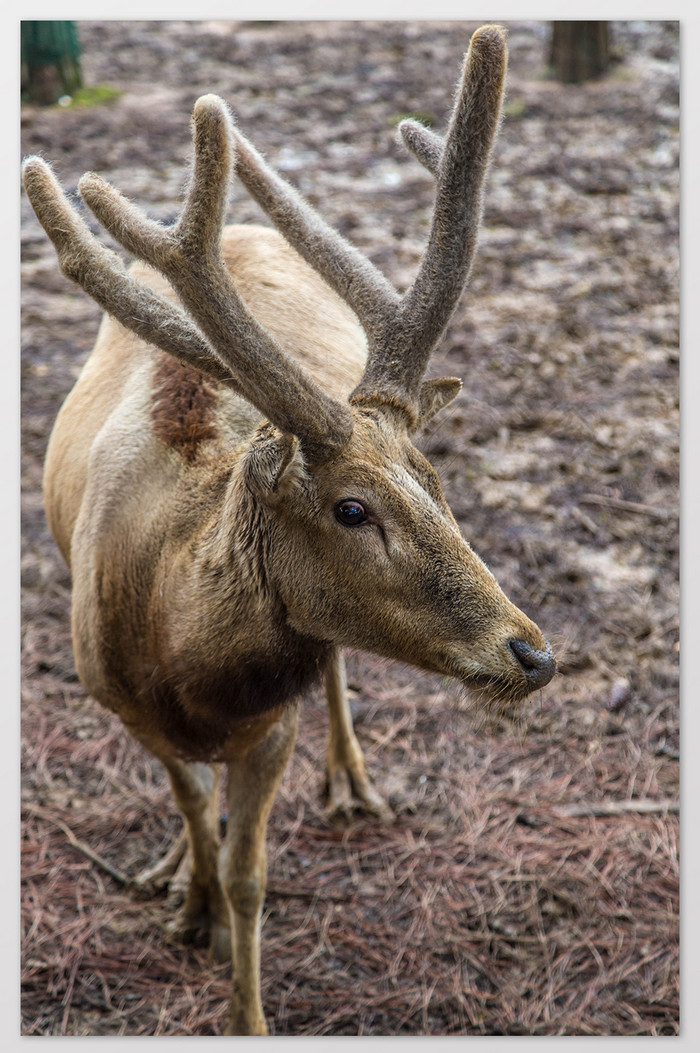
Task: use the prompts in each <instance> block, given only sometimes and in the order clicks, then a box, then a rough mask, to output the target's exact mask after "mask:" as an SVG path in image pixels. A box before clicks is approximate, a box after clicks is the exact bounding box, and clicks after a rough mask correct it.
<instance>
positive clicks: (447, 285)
mask: <svg viewBox="0 0 700 1053" xmlns="http://www.w3.org/2000/svg"><path fill="white" fill-rule="evenodd" d="M506 58H507V51H506V43H505V31H504V30H503V29H501V27H500V26H483V27H482V28H481V29H479V30H477V32H476V33H474V35H473V37H472V39H471V43H470V47H469V51H468V53H467V56H466V60H465V63H464V70H463V77H462V87H461V90H460V92H459V94H458V96H457V99H456V102H455V105H454V108H453V111H452V116H451V119H450V124H449V127H448V131H447V135H446V136H445V140H444V143H442V142H441V141H440V138H439V137H438V136H434V135H433V133H430V132H428V131H427V129H421V130H420V131H417V128H419V127H420V126H419V125H416V124H414V123H413V122H411V123H410V124H409V125H408V127H404V128H402V134H403V136H404V140H405V141H406V142H407V145H409V148H410V149H412V150H413V152H415V153H416V155H417V156H418V158H419V160H421V161H422V163H424V164H425V165H426V167H428V168H429V169H430V170H433V169H435V170H436V176H437V184H438V185H437V194H436V201H435V208H434V212H433V222H432V228H431V232H430V238H429V242H428V247H427V249H426V252H425V255H424V257H423V260H422V263H421V265H420V268H419V272H418V275H417V277H416V280H415V282H414V284H413V286H412V288H411V289H410V290H409V291H408V292H407V293H406V295H405V296H404V298H403V300H402V303H401V308H400V317H399V320H398V324H397V325H396V326H395V327H393V328H392V330H391V331H390V332H389V334H388V339H387V340H386V342H385V344H384V346H382V347H377V348H373V349H371V350H370V356H369V360H368V363H367V368H366V369H365V373H364V375H363V377H362V380H361V381H360V383H359V385H358V386H357V388H356V389H355V391H354V392H353V395H352V396H351V397H352V398H357V399H360V398H364V399H366V398H368V397H371V396H372V395H373V394H374V393H376V392H378V391H381V392H384V393H385V394H386V393H388V394H393V395H395V396H396V397H397V398H399V399H400V398H401V397H403V398H404V399H405V398H406V396H408V398H409V401H410V402H412V403H413V404H414V405H415V402H416V400H417V398H418V393H419V388H420V384H421V380H422V378H423V374H424V373H425V370H426V367H427V364H428V360H429V358H430V353H431V351H432V349H433V348H434V346H435V344H436V343H437V341H438V339H439V338H440V336H441V334H442V332H443V330H444V328H445V326H446V325H447V322H448V321H449V319H450V316H451V314H452V312H453V310H454V308H455V306H456V303H457V300H458V299H459V296H460V293H461V292H462V289H463V287H464V284H465V282H466V280H467V277H468V274H469V269H470V267H471V263H472V260H473V257H474V252H475V249H476V241H477V232H478V227H479V221H480V217H481V194H482V187H483V183H484V179H485V176H486V169H487V165H488V160H489V155H490V152H491V147H492V145H493V142H494V139H495V136H496V131H497V128H498V123H499V119H500V112H501V99H502V95H503V85H504V79H505V71H506ZM438 151H439V157H438Z"/></svg>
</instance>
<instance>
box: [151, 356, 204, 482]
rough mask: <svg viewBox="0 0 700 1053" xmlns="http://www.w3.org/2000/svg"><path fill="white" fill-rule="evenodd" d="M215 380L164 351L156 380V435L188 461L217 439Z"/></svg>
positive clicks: (154, 409) (153, 406) (154, 418)
mask: <svg viewBox="0 0 700 1053" xmlns="http://www.w3.org/2000/svg"><path fill="white" fill-rule="evenodd" d="M215 383H216V381H213V380H208V379H207V378H206V377H205V376H204V375H203V374H202V373H199V372H197V371H196V370H194V369H190V368H189V366H183V365H182V364H181V363H179V362H177V361H175V359H173V358H172V356H170V355H165V354H162V355H161V356H160V359H159V361H158V364H157V366H156V371H155V377H154V383H153V404H152V407H151V420H152V422H153V434H154V435H155V436H156V438H157V439H160V440H161V442H164V443H165V444H166V446H174V447H177V449H179V450H180V452H181V453H182V456H183V457H184V458H185V460H186V461H187V462H188V463H191V462H192V461H194V459H195V458H196V456H197V453H198V451H199V447H200V445H201V444H202V443H204V442H207V440H210V439H214V438H216V435H217V432H216V428H215V427H214V420H213V410H214V406H215V401H216V400H215V391H214V388H213V385H214V384H215Z"/></svg>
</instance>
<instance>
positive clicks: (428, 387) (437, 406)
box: [416, 377, 462, 428]
mask: <svg viewBox="0 0 700 1053" xmlns="http://www.w3.org/2000/svg"><path fill="white" fill-rule="evenodd" d="M461 390H462V381H461V380H458V379H457V377H437V379H435V380H424V381H423V383H422V384H421V389H420V394H419V395H418V423H417V425H416V428H422V427H424V426H425V425H426V424H427V423H428V421H429V420H431V418H432V417H434V416H435V414H436V413H439V412H440V410H441V409H444V408H445V406H447V405H448V403H450V402H452V399H454V398H456V397H457V395H459V393H460V391H461Z"/></svg>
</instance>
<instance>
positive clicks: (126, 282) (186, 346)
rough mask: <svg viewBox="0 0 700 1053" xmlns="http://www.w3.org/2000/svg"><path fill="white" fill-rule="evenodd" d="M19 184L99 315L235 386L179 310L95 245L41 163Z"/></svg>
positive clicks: (25, 169)
mask: <svg viewBox="0 0 700 1053" xmlns="http://www.w3.org/2000/svg"><path fill="white" fill-rule="evenodd" d="M22 179H23V182H24V186H25V189H26V191H27V196H28V197H29V200H30V201H31V203H32V207H33V208H34V211H35V212H36V215H37V217H38V219H39V222H40V223H41V225H42V227H43V228H44V230H45V231H46V233H47V234H48V236H49V238H50V239H51V241H52V242H53V244H54V246H55V248H56V252H57V254H58V261H59V265H60V267H61V270H62V272H63V273H64V274H65V275H66V277H67V278H70V279H71V280H72V281H74V282H77V283H78V285H81V286H82V288H83V289H85V291H86V292H87V293H88V294H89V295H90V296H92V298H93V299H94V300H95V301H96V302H97V303H98V304H99V305H100V307H101V308H102V309H103V310H105V311H108V312H109V314H111V315H113V316H114V317H115V318H116V319H117V321H119V322H121V323H122V325H124V326H126V327H127V328H128V329H131V330H132V332H134V333H136V334H137V335H138V336H141V337H143V338H144V339H147V340H150V342H151V343H154V344H156V345H157V346H158V347H160V348H161V349H162V350H163V351H167V352H168V353H169V354H171V355H174V356H175V358H178V359H179V360H180V361H181V362H185V363H186V364H187V365H190V366H194V367H195V368H196V369H199V370H201V371H202V372H203V373H206V374H208V375H209V376H211V377H214V378H215V379H216V380H220V381H222V382H225V383H229V384H231V385H232V386H234V388H235V387H236V385H235V383H234V381H233V380H232V378H231V373H230V370H229V369H227V367H226V366H225V365H224V363H223V362H222V361H221V359H220V358H219V357H218V356H217V355H216V353H215V352H214V351H213V350H212V348H211V347H210V346H209V344H208V343H207V341H206V340H205V339H204V337H203V336H202V334H201V333H200V332H199V330H198V329H196V327H195V326H193V325H192V323H191V322H190V321H189V320H188V318H187V316H186V315H185V313H184V311H182V310H181V309H180V308H179V307H178V306H177V305H176V304H174V303H171V302H170V301H169V300H166V299H165V298H164V297H162V296H159V295H158V293H156V292H154V291H153V290H152V289H149V288H148V287H147V286H143V285H140V284H139V283H138V282H137V281H135V280H134V279H133V278H132V277H131V276H130V275H129V274H128V273H127V271H126V269H125V267H124V264H123V263H122V261H121V260H120V259H119V257H118V256H117V254H116V253H114V252H112V251H111V250H110V249H107V248H105V247H104V246H103V245H101V244H100V243H99V242H98V241H97V239H96V238H95V236H94V235H93V234H92V232H91V231H90V229H89V227H88V226H87V225H86V224H85V223H84V222H83V220H82V219H81V217H80V216H79V215H78V213H77V212H76V211H75V209H74V208H73V206H72V205H71V204H70V202H69V201H68V199H67V198H66V196H65V194H64V193H63V190H62V188H61V185H60V183H59V182H58V180H57V179H56V177H55V176H54V174H53V172H52V171H51V168H50V167H49V165H47V164H46V162H45V161H44V160H42V158H40V157H28V158H27V159H26V160H25V162H24V164H23V166H22Z"/></svg>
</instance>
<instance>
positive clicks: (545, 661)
mask: <svg viewBox="0 0 700 1053" xmlns="http://www.w3.org/2000/svg"><path fill="white" fill-rule="evenodd" d="M508 645H509V647H510V649H511V651H512V652H513V654H514V655H515V657H516V659H517V661H518V665H519V666H520V668H521V669H522V670H523V672H524V673H525V676H526V677H527V680H528V684H529V685H530V688H531V689H532V690H535V689H536V688H538V687H544V685H545V684H548V683H549V681H550V680H551V679H552V677H553V676H554V674H555V673H556V671H557V663H556V661H555V659H554V655H553V654H552V648H551V647H550V646H549V644H547V646H546V648H545V649H544V650H541V651H538V650H536V649H535V648H534V647H531V646H530V644H529V643H526V642H525V641H524V640H509V641H508Z"/></svg>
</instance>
